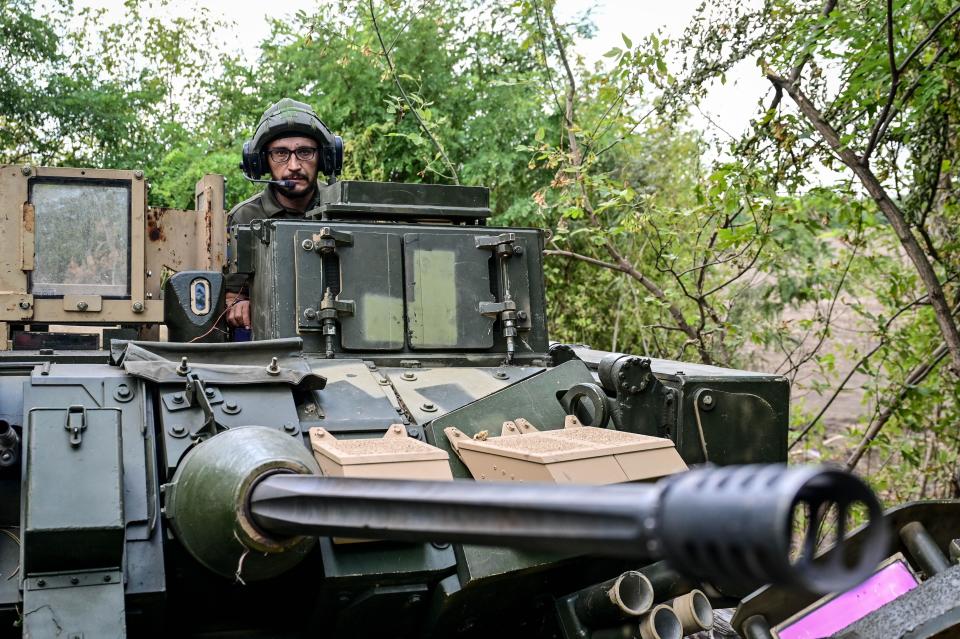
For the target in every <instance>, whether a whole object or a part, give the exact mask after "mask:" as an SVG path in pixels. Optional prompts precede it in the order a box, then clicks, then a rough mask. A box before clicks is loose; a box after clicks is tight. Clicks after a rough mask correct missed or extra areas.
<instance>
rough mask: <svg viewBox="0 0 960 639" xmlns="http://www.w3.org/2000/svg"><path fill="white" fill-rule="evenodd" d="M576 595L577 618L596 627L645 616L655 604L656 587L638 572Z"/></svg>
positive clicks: (627, 573)
mask: <svg viewBox="0 0 960 639" xmlns="http://www.w3.org/2000/svg"><path fill="white" fill-rule="evenodd" d="M575 596H576V603H575V604H574V610H575V611H576V613H577V617H578V618H579V619H580V621H582V622H583V623H585V624H587V625H588V626H590V627H597V626H601V625H604V624H609V623H615V622H616V621H619V620H621V619H627V618H629V617H639V616H640V615H642V614H643V613H645V612H646V611H647V610H649V609H650V606H652V605H653V586H651V585H650V582H649V581H648V580H647V578H646V577H644V576H643V575H641V574H640V573H639V572H637V571H635V570H630V571H627V572H625V573H623V574H622V575H620V576H619V577H616V578H614V579H610V580H609V581H605V582H603V583H600V584H596V585H594V586H590V587H589V588H584V589H583V590H581V591H580V592H578V593H577V594H576V595H575Z"/></svg>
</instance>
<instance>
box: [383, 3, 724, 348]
mask: <svg viewBox="0 0 960 639" xmlns="http://www.w3.org/2000/svg"><path fill="white" fill-rule="evenodd" d="M371 1H372V0H371ZM545 13H546V15H547V20H548V22H549V24H550V28H551V30H552V31H553V38H554V43H555V44H556V47H557V53H558V55H559V56H560V61H561V63H562V64H563V69H564V72H565V74H566V78H567V90H566V94H565V97H566V105H565V109H564V124H565V128H566V129H567V140H568V143H569V145H570V159H571V165H572V166H573V168H574V171H575V176H576V180H577V183H578V185H579V187H580V197H581V198H582V202H583V209H584V211H585V212H586V213H587V217H588V218H589V220H590V224H591V225H592V226H593V227H594V228H595V229H596V230H597V231H598V232H603V231H604V230H605V229H604V225H603V223H602V222H601V221H600V219H599V218H598V217H597V214H596V210H595V209H594V208H593V202H592V200H591V199H590V194H589V192H588V191H587V187H586V184H585V181H584V175H583V154H582V152H581V150H580V143H579V141H578V140H577V135H576V132H575V128H576V126H575V122H574V102H575V100H576V96H577V81H576V78H575V76H574V74H573V68H572V67H571V66H570V61H569V60H568V59H567V52H566V46H565V45H564V43H563V36H562V34H561V32H560V27H559V26H558V25H557V21H556V18H555V17H554V15H553V10H552V8H551V7H549V6H547V7H545ZM602 246H603V248H604V250H605V251H606V252H607V254H608V255H609V256H610V257H611V258H612V259H613V262H614V263H615V264H616V265H617V266H618V267H619V270H621V271H623V272H624V273H626V274H627V275H629V276H630V277H632V278H633V279H635V280H636V281H638V282H639V283H640V284H641V285H642V286H643V287H644V288H645V289H647V291H649V292H650V294H651V295H653V296H654V297H655V298H656V299H657V300H659V301H660V302H661V303H663V305H664V306H665V307H666V309H667V312H668V313H670V317H672V318H673V321H674V323H676V325H677V327H679V328H680V329H681V330H682V331H683V332H684V333H685V334H686V335H687V337H688V338H689V339H690V340H691V341H692V343H695V344H697V348H698V352H699V354H700V359H701V360H702V361H703V363H705V364H712V363H713V358H712V357H711V355H710V352H709V351H708V350H707V348H706V345H705V344H704V342H703V339H702V337H701V335H700V334H699V333H698V332H697V331H696V330H695V329H694V328H693V327H692V326H691V325H690V324H689V323H688V322H687V320H686V318H685V317H684V316H683V311H681V310H680V308H679V307H678V306H677V305H676V304H674V303H673V302H671V301H670V299H669V298H668V297H667V294H666V293H665V292H664V290H663V289H662V288H660V286H659V285H657V283H656V282H654V281H653V280H651V279H650V278H649V277H647V276H646V275H644V274H643V273H642V272H640V271H639V270H637V268H636V267H635V266H634V265H633V264H631V263H630V261H629V260H627V259H626V258H625V257H624V256H623V254H622V253H621V252H620V251H619V250H617V247H616V246H614V245H613V243H612V242H611V241H610V239H609V238H608V237H604V238H603V243H602ZM575 259H576V258H575ZM605 268H608V267H605Z"/></svg>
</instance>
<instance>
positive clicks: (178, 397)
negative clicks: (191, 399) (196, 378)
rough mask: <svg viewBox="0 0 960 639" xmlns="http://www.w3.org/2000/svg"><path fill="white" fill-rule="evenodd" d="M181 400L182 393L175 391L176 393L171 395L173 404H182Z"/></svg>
mask: <svg viewBox="0 0 960 639" xmlns="http://www.w3.org/2000/svg"><path fill="white" fill-rule="evenodd" d="M183 402H184V397H183V393H177V394H176V395H174V396H173V403H174V404H182V403H183Z"/></svg>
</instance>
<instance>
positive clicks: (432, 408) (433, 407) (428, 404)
mask: <svg viewBox="0 0 960 639" xmlns="http://www.w3.org/2000/svg"><path fill="white" fill-rule="evenodd" d="M420 408H421V409H422V410H425V411H426V412H428V413H432V412H433V411H435V410H437V405H436V404H434V403H433V402H424V403H423V404H421V405H420Z"/></svg>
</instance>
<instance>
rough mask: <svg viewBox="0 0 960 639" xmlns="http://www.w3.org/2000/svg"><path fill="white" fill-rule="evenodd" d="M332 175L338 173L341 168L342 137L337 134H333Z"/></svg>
mask: <svg viewBox="0 0 960 639" xmlns="http://www.w3.org/2000/svg"><path fill="white" fill-rule="evenodd" d="M333 154H334V157H333V171H332V172H331V173H332V174H333V175H339V174H340V171H342V170H343V138H342V137H340V136H339V135H335V136H333Z"/></svg>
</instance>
